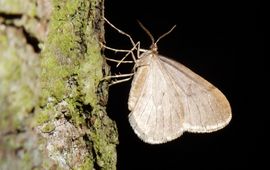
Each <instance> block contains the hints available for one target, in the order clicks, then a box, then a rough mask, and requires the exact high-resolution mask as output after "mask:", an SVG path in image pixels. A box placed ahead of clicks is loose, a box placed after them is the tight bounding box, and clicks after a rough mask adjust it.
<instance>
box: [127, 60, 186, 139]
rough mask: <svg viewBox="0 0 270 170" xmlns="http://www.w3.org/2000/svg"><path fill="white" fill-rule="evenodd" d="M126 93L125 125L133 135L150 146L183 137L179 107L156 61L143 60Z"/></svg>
mask: <svg viewBox="0 0 270 170" xmlns="http://www.w3.org/2000/svg"><path fill="white" fill-rule="evenodd" d="M144 60H145V62H144V63H142V66H141V67H139V68H138V70H137V72H136V74H135V76H134V79H133V82H132V87H131V90H130V96H129V102H128V104H129V109H130V110H131V113H130V114H129V121H130V124H131V126H132V128H133V129H134V131H135V133H136V134H137V135H138V136H139V137H140V138H141V139H142V140H143V141H145V142H147V143H151V144H158V143H164V142H167V141H170V140H173V139H175V138H177V137H179V136H181V134H182V133H183V121H184V117H183V106H182V103H181V102H182V101H181V98H182V96H180V94H179V93H178V92H177V91H176V88H174V87H173V86H174V85H173V82H171V80H170V77H169V75H168V74H167V73H166V72H164V71H162V70H161V68H162V66H161V65H160V64H161V63H160V60H159V58H157V57H152V56H147V57H145V58H144Z"/></svg>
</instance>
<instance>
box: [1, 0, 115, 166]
mask: <svg viewBox="0 0 270 170" xmlns="http://www.w3.org/2000/svg"><path fill="white" fill-rule="evenodd" d="M13 3H17V4H16V5H19V6H20V7H17V6H16V5H14V8H12V4H13ZM103 10H104V8H103V0H90V1H88V0H76V1H58V0H52V1H45V0H36V1H35V0H29V1H25V2H24V3H20V1H18V2H17V1H16V0H13V1H1V4H0V23H1V25H0V31H1V33H0V40H1V41H0V42H1V43H0V47H1V48H0V55H1V56H0V103H1V107H0V118H1V119H0V120H1V124H0V128H1V134H0V135H1V139H0V158H1V159H0V160H1V161H2V162H1V161H0V167H8V166H10V164H11V163H12V162H11V160H13V159H14V158H15V157H17V160H18V161H17V163H16V165H14V166H13V167H14V168H15V167H21V166H22V165H24V166H25V167H28V168H29V169H31V168H33V167H36V168H38V169H49V168H53V167H54V168H56V167H58V168H60V169H94V168H96V169H97V168H98V169H116V145H117V143H118V136H117V129H116V125H115V123H114V122H113V121H112V120H111V119H109V117H108V116H107V115H106V111H105V105H106V102H107V97H108V96H107V91H108V86H107V84H106V82H102V81H101V80H102V78H103V77H104V76H106V75H108V74H109V71H108V70H109V69H108V66H107V65H106V63H105V61H104V59H103V57H102V53H101V47H100V44H99V43H100V42H102V41H103V38H104V28H103V20H102V15H103ZM9 16H12V17H9ZM33 40H34V41H33ZM14 42H15V43H14ZM3 49H4V50H3ZM18 131H19V133H18ZM20 135H21V136H22V137H21V138H18V137H19V136H20ZM29 142H30V143H31V144H32V145H27V146H29V148H27V147H25V145H26V144H27V143H29ZM2 146H3V147H2ZM6 146H8V147H6ZM18 148H23V149H22V150H23V152H22V151H21V150H20V149H18ZM25 148H27V149H25ZM16 150H18V151H20V152H19V155H21V157H19V158H18V153H16ZM11 152H15V153H16V154H15V155H12V157H8V156H7V155H6V154H5V153H9V155H11V154H10V153H11ZM11 158H12V159H11ZM22 158H23V159H22ZM9 161H10V162H9ZM8 162H9V163H8ZM28 168H26V169H28ZM15 169H16V168H15Z"/></svg>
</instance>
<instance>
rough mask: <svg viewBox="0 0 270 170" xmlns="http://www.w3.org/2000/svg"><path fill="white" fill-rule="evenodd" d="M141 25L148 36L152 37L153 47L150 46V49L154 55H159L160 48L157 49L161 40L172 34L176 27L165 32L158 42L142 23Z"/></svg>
mask: <svg viewBox="0 0 270 170" xmlns="http://www.w3.org/2000/svg"><path fill="white" fill-rule="evenodd" d="M138 23H139V25H140V26H141V27H142V29H143V30H144V31H145V32H146V34H147V35H148V36H149V37H150V39H151V41H152V45H151V46H150V49H151V51H152V53H154V54H157V53H158V47H157V43H158V42H159V40H161V39H162V38H163V37H165V36H166V35H168V34H170V33H171V32H172V30H173V29H174V28H175V27H176V25H174V26H173V27H172V28H171V29H170V30H169V31H167V32H165V33H164V34H162V35H161V36H160V37H159V38H158V39H157V40H156V41H155V39H154V36H153V35H152V34H151V33H150V31H149V30H148V29H147V28H146V27H145V26H144V25H143V24H142V23H141V22H140V21H138Z"/></svg>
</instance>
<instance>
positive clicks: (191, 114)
mask: <svg viewBox="0 0 270 170" xmlns="http://www.w3.org/2000/svg"><path fill="white" fill-rule="evenodd" d="M160 59H161V61H162V62H163V63H164V66H165V68H166V70H167V72H168V73H169V74H170V75H171V77H172V78H173V79H174V80H175V82H176V84H177V87H178V88H177V91H178V92H179V93H183V95H184V98H180V99H178V100H181V101H182V102H183V104H184V117H185V120H184V129H185V131H189V132H212V131H215V130H219V129H221V128H223V127H224V126H226V125H227V124H228V123H229V122H230V120H231V107H230V104H229V102H228V100H227V99H226V97H225V96H224V95H223V93H222V92H221V91H220V90H219V89H217V88H216V87H215V86H214V85H212V84H211V83H209V82H208V81H206V80H205V79H203V78H202V77H200V76H199V75H198V74H196V73H194V72H193V71H191V70H190V69H188V68H187V67H185V66H184V65H182V64H180V63H178V62H176V61H174V60H171V59H168V58H166V57H163V56H160Z"/></svg>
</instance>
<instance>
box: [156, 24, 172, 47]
mask: <svg viewBox="0 0 270 170" xmlns="http://www.w3.org/2000/svg"><path fill="white" fill-rule="evenodd" d="M175 27H176V25H174V26H173V27H172V28H171V29H170V30H169V31H167V32H166V33H164V34H163V35H161V36H160V37H159V38H158V39H157V41H156V42H155V44H157V43H158V42H159V40H161V39H162V38H164V37H165V36H166V35H168V34H170V33H171V32H172V31H173V30H174V28H175Z"/></svg>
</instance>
